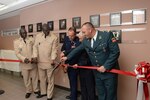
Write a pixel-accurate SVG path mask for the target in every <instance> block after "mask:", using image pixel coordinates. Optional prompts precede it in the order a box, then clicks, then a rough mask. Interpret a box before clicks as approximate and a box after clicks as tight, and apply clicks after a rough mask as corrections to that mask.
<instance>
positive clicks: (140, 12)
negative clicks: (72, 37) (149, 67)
mask: <svg viewBox="0 0 150 100" xmlns="http://www.w3.org/2000/svg"><path fill="white" fill-rule="evenodd" d="M90 22H91V23H92V24H93V25H94V27H95V28H98V27H100V15H91V16H90ZM144 23H146V9H136V10H132V24H133V25H134V24H144ZM47 24H48V26H49V28H50V31H53V30H54V21H49V22H47ZM119 25H122V13H121V12H116V13H110V26H119ZM72 26H73V27H75V28H77V29H80V28H81V17H73V18H72ZM21 27H25V26H21ZM36 27H37V32H40V31H42V23H37V24H36ZM66 28H67V19H60V20H59V30H66ZM28 32H29V33H31V32H33V24H29V25H28Z"/></svg>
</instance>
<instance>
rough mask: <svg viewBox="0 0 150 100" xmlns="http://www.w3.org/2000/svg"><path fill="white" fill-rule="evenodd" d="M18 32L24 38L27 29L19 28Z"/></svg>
mask: <svg viewBox="0 0 150 100" xmlns="http://www.w3.org/2000/svg"><path fill="white" fill-rule="evenodd" d="M19 34H20V36H21V38H23V39H25V38H26V37H27V31H26V30H25V28H21V29H20V30H19Z"/></svg>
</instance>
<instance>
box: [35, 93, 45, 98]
mask: <svg viewBox="0 0 150 100" xmlns="http://www.w3.org/2000/svg"><path fill="white" fill-rule="evenodd" d="M44 96H47V94H42V95H41V94H40V95H38V96H36V98H42V97H44Z"/></svg>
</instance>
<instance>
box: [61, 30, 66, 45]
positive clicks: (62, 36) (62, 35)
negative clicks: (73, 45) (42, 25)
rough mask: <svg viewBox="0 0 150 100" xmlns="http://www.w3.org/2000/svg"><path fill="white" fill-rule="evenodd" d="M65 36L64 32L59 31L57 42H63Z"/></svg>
mask: <svg viewBox="0 0 150 100" xmlns="http://www.w3.org/2000/svg"><path fill="white" fill-rule="evenodd" d="M66 36H67V33H66V32H62V33H59V43H64V39H65V37H66Z"/></svg>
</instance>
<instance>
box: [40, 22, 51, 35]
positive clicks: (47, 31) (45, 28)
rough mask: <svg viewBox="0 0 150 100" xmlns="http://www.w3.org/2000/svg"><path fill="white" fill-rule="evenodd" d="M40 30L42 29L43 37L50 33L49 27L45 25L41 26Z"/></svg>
mask: <svg viewBox="0 0 150 100" xmlns="http://www.w3.org/2000/svg"><path fill="white" fill-rule="evenodd" d="M42 29H43V33H44V34H45V36H48V35H49V33H50V29H49V26H48V25H47V24H43V26H42Z"/></svg>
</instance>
